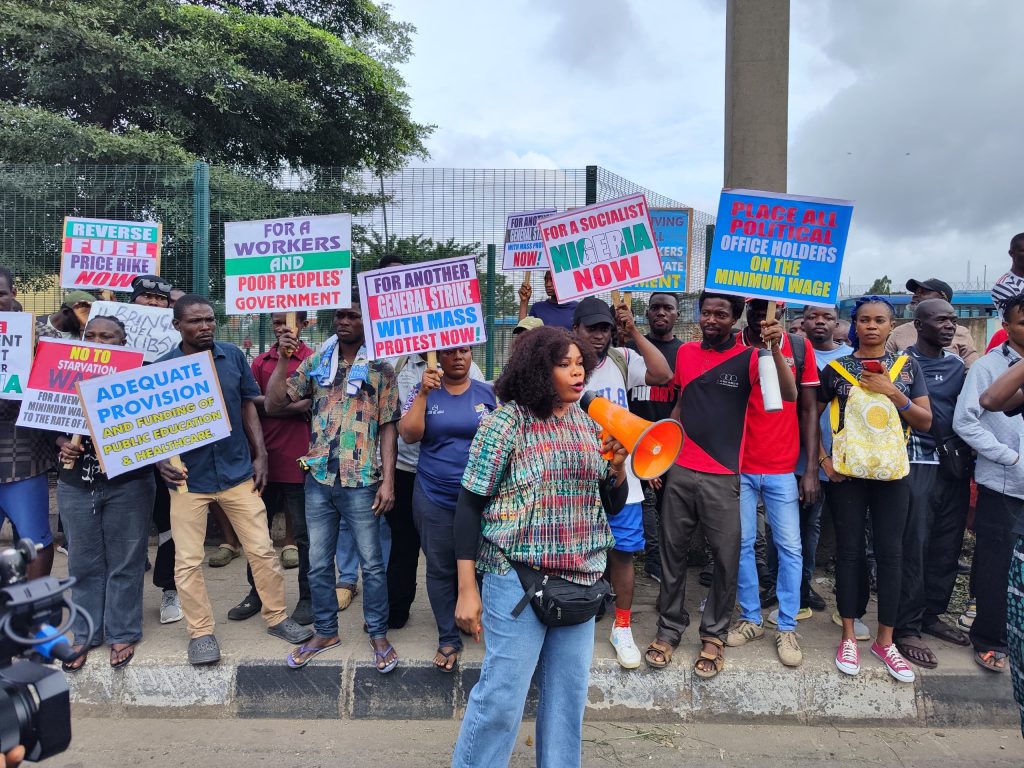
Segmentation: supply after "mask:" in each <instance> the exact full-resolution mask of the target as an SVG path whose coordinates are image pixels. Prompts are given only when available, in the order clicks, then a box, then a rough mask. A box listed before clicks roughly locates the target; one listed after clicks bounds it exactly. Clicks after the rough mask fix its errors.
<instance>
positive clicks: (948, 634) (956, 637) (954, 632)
mask: <svg viewBox="0 0 1024 768" xmlns="http://www.w3.org/2000/svg"><path fill="white" fill-rule="evenodd" d="M921 631H922V632H924V633H925V634H926V635H931V636H932V637H937V638H939V640H945V641H946V642H947V643H952V644H953V645H959V646H962V647H965V648H966V647H967V646H968V645H970V644H971V641H970V639H969V638H968V637H967V635H965V634H964V633H963V632H961V631H960V630H959V629H957V628H956V627H951V626H949V625H948V624H947V623H946V622H944V621H936V622H935V623H934V624H929V625H928V626H927V627H921Z"/></svg>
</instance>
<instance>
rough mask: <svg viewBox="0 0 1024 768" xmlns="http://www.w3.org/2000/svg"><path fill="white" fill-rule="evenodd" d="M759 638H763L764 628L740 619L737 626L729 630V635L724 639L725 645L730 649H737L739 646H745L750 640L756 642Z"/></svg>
mask: <svg viewBox="0 0 1024 768" xmlns="http://www.w3.org/2000/svg"><path fill="white" fill-rule="evenodd" d="M759 637H764V627H762V626H761V625H760V624H755V623H754V622H752V621H747V620H746V619H741V620H740V623H739V624H737V625H735V626H734V627H733V628H732V629H730V630H729V634H728V635H726V637H725V644H726V645H727V646H729V647H730V648H738V647H740V646H741V645H746V644H747V643H749V642H750V641H751V640H757V639H758V638H759Z"/></svg>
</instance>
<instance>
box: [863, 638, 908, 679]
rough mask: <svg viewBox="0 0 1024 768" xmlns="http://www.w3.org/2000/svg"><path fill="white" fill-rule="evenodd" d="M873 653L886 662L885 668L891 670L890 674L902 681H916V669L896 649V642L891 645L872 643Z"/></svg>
mask: <svg viewBox="0 0 1024 768" xmlns="http://www.w3.org/2000/svg"><path fill="white" fill-rule="evenodd" d="M871 653H873V654H874V655H875V656H877V657H878V658H879V659H881V660H882V663H883V664H885V668H886V669H888V670H889V674H890V675H892V676H893V677H895V678H896V679H897V680H899V681H900V682H901V683H912V682H914V678H915V675H914V670H912V669H911V668H910V665H909V664H907V660H906V659H904V658H903V656H902V654H900V652H899V651H898V650H896V644H895V643H891V644H890V645H879V644H878V643H877V642H875V643H872V644H871Z"/></svg>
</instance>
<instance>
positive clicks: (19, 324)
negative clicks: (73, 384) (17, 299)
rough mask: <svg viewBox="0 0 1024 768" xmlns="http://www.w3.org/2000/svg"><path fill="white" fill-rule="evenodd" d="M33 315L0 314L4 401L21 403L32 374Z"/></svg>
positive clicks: (1, 392) (0, 374)
mask: <svg viewBox="0 0 1024 768" xmlns="http://www.w3.org/2000/svg"><path fill="white" fill-rule="evenodd" d="M34 323H35V320H34V319H33V318H32V313H31V312H0V400H21V399H22V397H23V396H24V394H25V387H26V386H27V385H28V376H29V372H30V371H31V370H32V335H33V334H34V333H35V327H34Z"/></svg>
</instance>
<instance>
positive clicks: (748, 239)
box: [704, 189, 853, 307]
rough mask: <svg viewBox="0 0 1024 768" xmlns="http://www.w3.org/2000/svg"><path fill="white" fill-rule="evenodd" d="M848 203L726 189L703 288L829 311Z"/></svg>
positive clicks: (849, 214) (835, 298) (847, 220)
mask: <svg viewBox="0 0 1024 768" xmlns="http://www.w3.org/2000/svg"><path fill="white" fill-rule="evenodd" d="M852 216H853V203H852V202H851V201H849V200H832V199H828V198H819V197H803V196H800V195H785V194H781V193H777V192H759V191H754V190H749V189H725V190H722V197H721V200H720V202H719V204H718V220H717V222H716V225H715V239H714V243H713V245H712V248H711V257H710V259H709V260H708V268H707V276H706V278H705V281H704V289H705V290H707V291H714V292H719V293H730V294H736V295H738V296H745V297H748V298H749V297H753V298H760V299H769V300H775V301H792V302H797V303H801V304H813V305H817V306H823V307H834V306H835V305H836V302H837V301H838V299H839V278H840V274H841V272H842V269H843V254H844V252H845V250H846V240H847V237H848V235H849V232H850V219H851V217H852Z"/></svg>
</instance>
